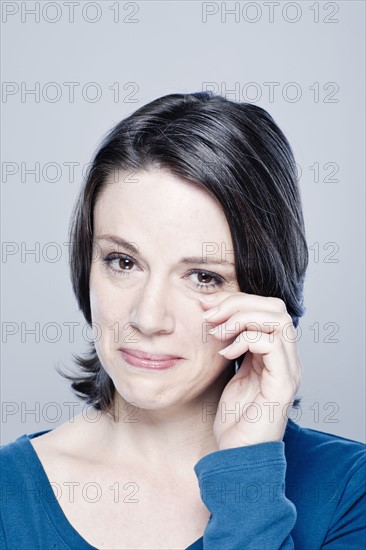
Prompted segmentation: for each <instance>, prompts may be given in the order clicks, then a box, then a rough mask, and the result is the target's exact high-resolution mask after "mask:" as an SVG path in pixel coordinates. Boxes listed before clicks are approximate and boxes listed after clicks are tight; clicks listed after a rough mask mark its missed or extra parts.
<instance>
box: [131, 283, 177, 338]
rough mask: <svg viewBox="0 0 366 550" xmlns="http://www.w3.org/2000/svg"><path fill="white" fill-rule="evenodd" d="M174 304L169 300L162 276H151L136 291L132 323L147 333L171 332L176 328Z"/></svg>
mask: <svg viewBox="0 0 366 550" xmlns="http://www.w3.org/2000/svg"><path fill="white" fill-rule="evenodd" d="M173 311H174V309H173V306H172V303H171V301H169V297H168V292H167V287H166V283H165V282H164V281H163V279H162V277H161V276H155V278H153V277H150V278H149V279H148V280H147V281H146V283H145V284H144V285H143V287H142V288H141V291H140V292H138V293H136V302H135V305H134V307H133V309H132V311H131V313H130V323H131V324H133V325H136V327H137V328H138V330H139V331H140V332H142V333H143V334H146V335H151V334H155V333H159V332H161V333H170V332H172V331H173V330H174V316H173Z"/></svg>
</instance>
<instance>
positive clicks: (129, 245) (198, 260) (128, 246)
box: [95, 235, 235, 267]
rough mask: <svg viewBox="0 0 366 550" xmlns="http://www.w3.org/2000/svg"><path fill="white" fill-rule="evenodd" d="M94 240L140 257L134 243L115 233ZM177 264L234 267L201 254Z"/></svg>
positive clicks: (225, 261)
mask: <svg viewBox="0 0 366 550" xmlns="http://www.w3.org/2000/svg"><path fill="white" fill-rule="evenodd" d="M95 240H96V241H108V242H111V243H113V244H115V245H117V246H120V247H122V248H124V249H125V250H127V251H128V252H131V254H134V255H135V256H137V257H140V252H139V250H138V248H137V246H135V244H136V243H133V242H130V241H125V240H124V239H122V238H121V237H117V236H116V235H99V236H98V237H96V238H95ZM178 263H179V264H198V265H206V264H212V265H216V264H220V265H229V266H232V267H235V264H234V263H232V262H228V261H227V260H221V259H218V258H210V259H209V260H205V259H204V258H202V256H187V257H185V258H181V259H180V260H179V262H178Z"/></svg>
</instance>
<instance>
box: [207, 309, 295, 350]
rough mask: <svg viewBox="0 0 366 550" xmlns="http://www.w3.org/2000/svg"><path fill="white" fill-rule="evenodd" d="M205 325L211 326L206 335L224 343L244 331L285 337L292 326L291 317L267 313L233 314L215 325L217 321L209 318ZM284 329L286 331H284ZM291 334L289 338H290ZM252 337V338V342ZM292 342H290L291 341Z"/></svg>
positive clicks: (242, 312)
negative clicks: (279, 333) (276, 334)
mask: <svg viewBox="0 0 366 550" xmlns="http://www.w3.org/2000/svg"><path fill="white" fill-rule="evenodd" d="M206 323H207V324H209V325H213V327H212V329H210V330H207V331H206V332H207V333H208V334H212V335H213V336H215V337H216V338H217V339H219V340H221V341H223V342H224V341H226V340H228V339H229V338H232V337H233V336H237V335H238V334H239V333H240V332H243V331H244V330H248V331H252V332H257V333H261V332H265V333H267V334H270V333H274V332H276V331H277V332H281V333H282V334H283V335H284V337H286V334H285V333H286V332H287V327H288V326H290V325H291V326H293V325H292V319H291V317H290V316H289V315H288V314H287V313H286V314H283V313H277V312H268V311H258V310H257V311H254V312H253V311H248V312H246V311H241V312H239V313H235V314H234V315H232V316H231V317H230V318H229V319H228V320H226V321H224V322H223V323H219V324H217V321H212V320H211V318H209V319H207V320H206ZM285 328H286V330H285ZM289 328H290V327H289ZM290 332H291V328H290ZM292 336H293V335H292V332H291V337H292ZM253 339H254V337H252V340H253ZM291 341H292V340H291Z"/></svg>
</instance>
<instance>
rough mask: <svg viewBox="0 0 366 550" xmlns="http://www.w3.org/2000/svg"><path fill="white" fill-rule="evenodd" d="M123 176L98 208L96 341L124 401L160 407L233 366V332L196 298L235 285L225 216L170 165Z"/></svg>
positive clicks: (195, 393)
mask: <svg viewBox="0 0 366 550" xmlns="http://www.w3.org/2000/svg"><path fill="white" fill-rule="evenodd" d="M126 176H127V174H122V175H121V174H119V180H118V181H115V179H116V178H113V177H112V178H110V180H109V182H108V183H107V184H106V185H105V187H104V189H103V192H102V193H101V195H100V196H99V198H98V200H97V202H96V205H95V209H94V228H93V230H94V249H93V252H94V257H93V261H92V265H91V272H90V303H91V313H92V321H93V323H95V327H96V328H95V332H94V336H95V348H96V351H97V354H98V357H99V359H100V361H101V363H102V365H103V367H104V368H105V370H106V371H107V373H108V374H109V376H110V377H111V379H112V380H113V382H114V385H115V387H116V390H117V392H118V393H119V394H120V396H122V397H123V399H124V400H125V401H127V402H129V403H134V404H136V405H137V406H139V407H140V408H145V409H158V408H163V407H167V406H171V405H176V404H179V403H186V402H189V401H191V400H193V399H195V398H197V397H199V396H200V395H201V394H202V393H203V392H204V391H205V390H206V389H208V388H209V386H211V385H213V384H214V382H215V381H216V380H217V379H218V377H219V376H220V374H223V371H224V370H225V369H227V368H229V364H230V361H229V360H228V359H226V358H225V357H222V356H221V355H219V354H218V351H219V350H221V349H223V348H224V347H226V346H227V345H229V343H231V342H233V341H234V337H233V338H232V339H230V340H229V341H226V342H221V341H219V340H218V339H217V338H215V337H214V336H212V335H210V334H207V330H208V329H209V328H212V326H213V325H210V324H209V322H208V321H205V320H204V319H203V318H202V313H203V308H202V307H201V305H200V302H199V298H200V297H201V296H202V295H205V294H216V293H217V292H220V291H222V290H226V291H233V292H236V291H238V290H239V286H238V283H237V279H236V275H235V266H234V253H233V244H232V240H231V235H230V231H229V226H228V224H227V221H226V218H225V216H224V213H223V211H222V209H221V207H220V205H219V203H217V202H216V200H215V199H214V198H212V197H211V196H210V195H209V194H208V193H207V192H206V191H204V190H202V189H200V188H198V187H197V186H195V185H194V184H192V183H190V182H187V181H185V180H181V179H179V178H177V177H175V176H173V175H171V174H170V173H169V172H167V171H164V170H160V169H156V168H154V169H152V170H151V171H140V172H137V173H136V174H133V176H131V175H130V176H127V177H126ZM108 236H109V237H108ZM112 238H114V239H115V240H117V239H120V240H121V241H122V240H123V241H125V242H126V243H128V244H127V245H123V244H122V243H120V244H117V243H114V242H112V240H111V239H112ZM194 257H196V259H195V258H194ZM200 258H201V261H199V259H200ZM202 258H203V260H207V262H208V263H205V264H203V263H202ZM107 259H109V260H110V261H109V262H107ZM217 262H218V263H217ZM120 350H124V351H120ZM129 351H130V352H131V353H133V352H136V351H137V352H138V351H140V352H145V353H152V354H160V355H170V356H174V357H180V358H181V359H179V360H176V361H172V362H171V363H173V366H170V367H168V368H163V369H156V368H151V366H154V364H153V363H149V365H150V366H145V367H141V366H136V365H132V364H130V362H131V356H128V355H126V353H128V352H129ZM132 361H133V359H132ZM166 364H169V363H163V364H161V365H160V366H165V365H166ZM157 366H159V365H157Z"/></svg>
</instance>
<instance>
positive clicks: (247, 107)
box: [59, 92, 309, 413]
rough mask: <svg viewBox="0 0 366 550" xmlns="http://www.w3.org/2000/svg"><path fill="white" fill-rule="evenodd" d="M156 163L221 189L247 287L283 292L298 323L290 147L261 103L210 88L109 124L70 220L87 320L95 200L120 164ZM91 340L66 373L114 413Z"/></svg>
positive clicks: (73, 263)
mask: <svg viewBox="0 0 366 550" xmlns="http://www.w3.org/2000/svg"><path fill="white" fill-rule="evenodd" d="M154 167H156V168H160V169H165V170H168V171H169V172H170V173H171V174H173V175H175V176H176V177H178V178H183V179H185V180H189V181H191V182H192V183H194V184H196V185H197V186H198V187H200V188H203V189H205V190H206V191H207V192H208V193H210V194H211V195H213V196H214V197H216V199H217V200H218V201H219V203H220V204H221V207H222V209H223V212H224V214H225V216H226V219H227V222H228V225H229V228H230V232H231V237H232V241H233V245H234V253H235V267H236V276H237V280H238V284H239V288H240V290H241V292H247V293H250V294H257V295H261V296H272V297H277V298H280V299H282V300H283V301H284V303H285V305H286V308H287V311H288V313H289V315H290V316H291V318H292V321H293V324H294V326H295V327H297V325H298V321H299V317H301V316H302V315H303V314H304V312H305V308H304V307H303V283H304V278H305V272H306V269H307V265H308V260H309V258H308V249H307V243H306V239H305V227H304V220H303V213H302V207H301V197H300V190H299V187H298V178H297V170H296V163H295V160H294V156H293V152H292V149H291V147H290V145H289V143H288V141H287V139H286V137H285V136H284V134H283V133H282V131H281V130H280V129H279V127H278V126H277V125H276V123H275V122H274V120H273V118H272V117H271V116H270V115H269V114H268V113H267V111H265V110H264V109H263V108H261V107H259V106H257V105H254V104H250V103H237V102H233V101H230V100H228V99H226V98H225V97H222V96H220V95H215V94H213V93H212V92H196V93H190V94H170V95H166V96H163V97H160V98H158V99H155V100H154V101H152V102H150V103H148V104H147V105H144V106H143V107H141V108H139V109H137V110H136V111H135V112H134V113H132V114H131V115H130V116H128V117H127V118H125V119H123V120H122V121H120V122H119V123H118V124H117V125H116V126H115V127H114V128H112V129H111V130H110V131H109V132H108V133H107V135H106V137H105V138H104V140H103V141H102V143H101V145H100V147H99V149H98V150H97V152H96V153H95V155H94V158H93V160H92V162H91V164H90V166H89V169H88V172H87V174H86V176H85V180H84V183H83V185H82V188H81V190H80V193H79V196H78V198H77V201H76V203H75V206H74V210H73V213H72V216H71V220H70V226H69V240H70V244H71V246H70V270H71V281H72V286H73V291H74V293H75V296H76V299H77V302H78V305H79V308H80V310H81V311H82V313H83V315H84V317H85V319H86V321H87V323H88V325H89V326H90V327H92V318H91V310H90V299H89V276H90V268H91V261H92V246H93V211H94V206H95V203H96V200H97V198H98V196H99V195H100V193H101V191H102V190H103V188H104V186H105V185H106V181H107V178H108V177H110V176H111V175H115V174H116V172H117V173H118V171H121V170H122V171H128V172H132V173H133V171H136V170H150V169H152V168H154ZM108 181H109V182H110V179H109V180H108ZM90 346H91V349H90V350H89V352H87V354H86V355H85V357H81V356H77V355H74V361H75V363H76V364H77V365H78V368H80V369H81V371H80V372H79V373H78V374H72V375H67V374H65V373H63V372H60V371H59V373H60V374H61V375H62V376H64V377H65V378H68V379H69V380H72V381H73V382H72V384H71V387H72V389H73V391H74V393H75V394H76V395H78V397H80V398H81V399H83V400H84V402H86V404H88V405H91V406H92V407H94V408H95V409H96V410H99V411H103V412H107V413H111V409H112V405H113V400H114V392H115V387H114V384H113V382H112V379H111V378H110V377H109V375H108V374H107V372H106V371H105V369H104V368H103V366H102V365H101V363H100V361H99V358H98V355H97V353H96V350H95V346H94V343H93V342H92V343H91V344H90ZM233 365H234V362H233ZM234 374H235V368H233V375H234ZM300 401H301V399H295V401H294V403H293V404H292V406H293V407H298V406H299V403H300Z"/></svg>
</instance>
